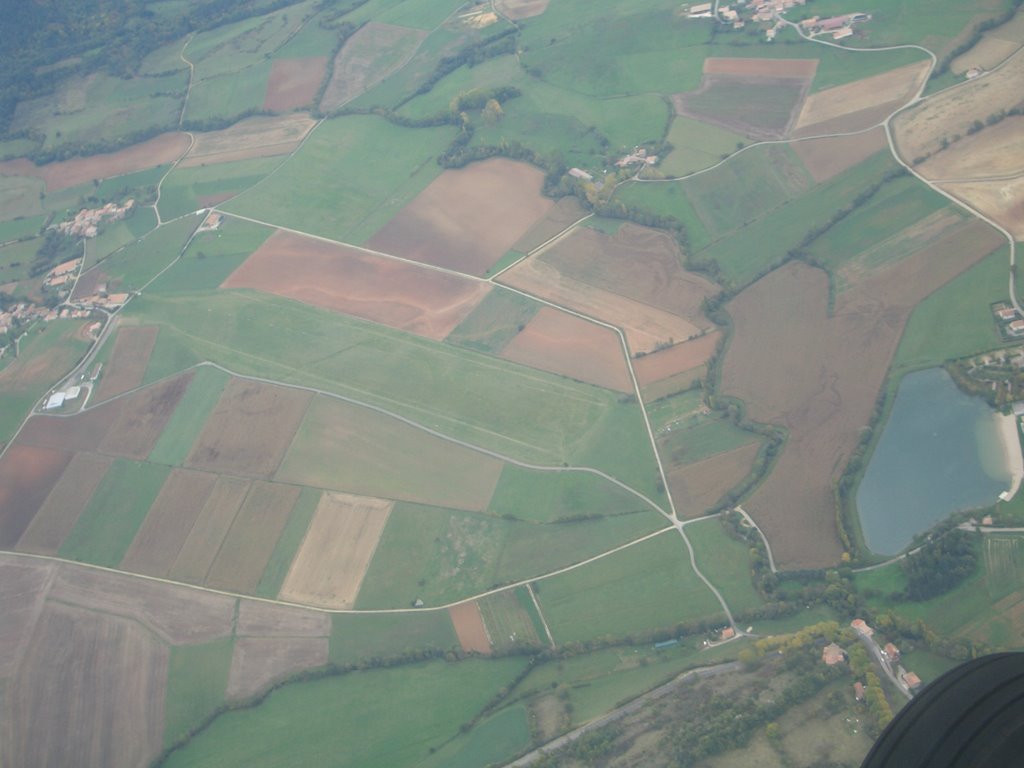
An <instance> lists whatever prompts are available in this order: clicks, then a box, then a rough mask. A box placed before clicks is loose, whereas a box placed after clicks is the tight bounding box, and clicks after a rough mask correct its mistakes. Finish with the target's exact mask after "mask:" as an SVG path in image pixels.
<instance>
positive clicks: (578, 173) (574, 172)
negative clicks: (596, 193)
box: [569, 168, 594, 181]
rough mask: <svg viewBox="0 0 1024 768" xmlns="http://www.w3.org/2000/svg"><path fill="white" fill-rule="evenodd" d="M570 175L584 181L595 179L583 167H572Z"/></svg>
mask: <svg viewBox="0 0 1024 768" xmlns="http://www.w3.org/2000/svg"><path fill="white" fill-rule="evenodd" d="M569 175H570V176H572V177H573V178H574V179H581V180H583V181H593V180H594V177H593V176H591V175H590V174H589V173H587V172H586V171H584V170H583V169H582V168H570V169H569Z"/></svg>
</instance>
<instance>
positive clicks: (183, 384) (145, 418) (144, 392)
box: [99, 371, 192, 461]
mask: <svg viewBox="0 0 1024 768" xmlns="http://www.w3.org/2000/svg"><path fill="white" fill-rule="evenodd" d="M191 381H192V372H191V371H189V372H188V373H184V374H182V375H181V376H176V377H174V378H173V379H165V380H164V381H162V382H160V383H158V384H154V385H152V386H150V387H146V388H145V389H141V390H139V391H137V392H134V393H132V394H131V395H127V396H125V397H124V398H122V399H121V401H120V402H121V407H120V408H119V409H118V410H117V417H116V418H115V419H114V421H113V423H112V424H111V425H110V429H109V430H108V431H107V433H106V435H105V436H104V438H103V440H102V441H100V443H99V450H100V452H101V453H110V454H113V455H114V456H124V457H125V458H129V459H136V460H139V461H141V460H142V459H145V458H146V457H147V456H148V455H149V452H150V451H151V450H153V445H154V444H155V443H156V441H157V438H159V437H160V433H161V432H163V431H164V427H165V426H167V420H168V419H170V418H171V414H172V413H174V409H175V408H177V407H178V403H179V402H180V401H181V398H182V395H184V394H185V390H186V389H188V385H189V383H190V382H191Z"/></svg>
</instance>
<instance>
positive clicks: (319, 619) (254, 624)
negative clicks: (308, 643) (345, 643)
mask: <svg viewBox="0 0 1024 768" xmlns="http://www.w3.org/2000/svg"><path fill="white" fill-rule="evenodd" d="M235 632H236V634H237V635H238V636H239V637H328V636H330V634H331V616H330V614H327V613H324V612H323V611H311V610H309V609H306V608H293V607H292V606H288V605H274V604H273V603H264V602H262V601H259V600H242V601H240V602H239V604H238V621H237V629H236V630H235Z"/></svg>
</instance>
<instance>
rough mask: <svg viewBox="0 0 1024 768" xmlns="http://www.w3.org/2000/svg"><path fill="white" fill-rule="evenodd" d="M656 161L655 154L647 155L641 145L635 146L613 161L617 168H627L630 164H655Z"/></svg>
mask: <svg viewBox="0 0 1024 768" xmlns="http://www.w3.org/2000/svg"><path fill="white" fill-rule="evenodd" d="M657 162H658V156H657V155H648V154H647V150H646V149H644V148H643V147H635V148H634V149H633V151H632V152H630V153H629V154H628V155H625V156H624V157H622V158H620V159H618V160H616V161H615V165H616V167H618V168H628V167H629V166H631V165H655V164H657Z"/></svg>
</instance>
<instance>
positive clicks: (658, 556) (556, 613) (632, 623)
mask: <svg viewBox="0 0 1024 768" xmlns="http://www.w3.org/2000/svg"><path fill="white" fill-rule="evenodd" d="M534 591H535V592H536V593H537V598H538V600H540V605H541V610H542V611H543V612H544V616H545V618H547V620H548V626H550V627H551V633H552V635H554V638H555V642H557V643H559V644H565V643H570V642H574V641H582V640H592V639H595V638H599V637H608V636H611V637H625V636H628V635H632V634H636V633H644V632H650V631H654V630H658V629H665V628H670V627H673V626H675V625H676V624H678V623H680V622H683V621H687V620H693V619H702V618H713V617H715V616H718V615H719V614H720V613H721V606H720V605H719V604H718V601H717V600H716V599H715V596H714V595H713V594H712V593H711V591H710V590H709V589H708V588H707V587H706V586H705V585H704V583H703V582H702V581H700V579H698V578H697V574H696V573H694V571H693V569H692V568H691V567H690V561H689V556H688V555H687V552H686V546H685V545H684V544H683V542H682V540H681V539H680V537H679V536H678V535H677V534H675V533H674V532H672V531H669V532H668V533H665V534H662V535H661V536H656V537H655V538H653V539H651V540H649V541H645V542H643V543H642V544H637V545H635V546H632V547H629V548H627V549H624V550H622V551H621V552H616V553H615V554H613V555H609V556H607V557H604V558H601V559H600V560H597V561H595V562H593V563H589V564H587V565H584V566H582V567H580V568H576V569H574V570H572V571H569V572H568V573H563V574H560V575H558V576H552V577H551V578H549V579H544V580H543V581H539V582H535V583H534Z"/></svg>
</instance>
